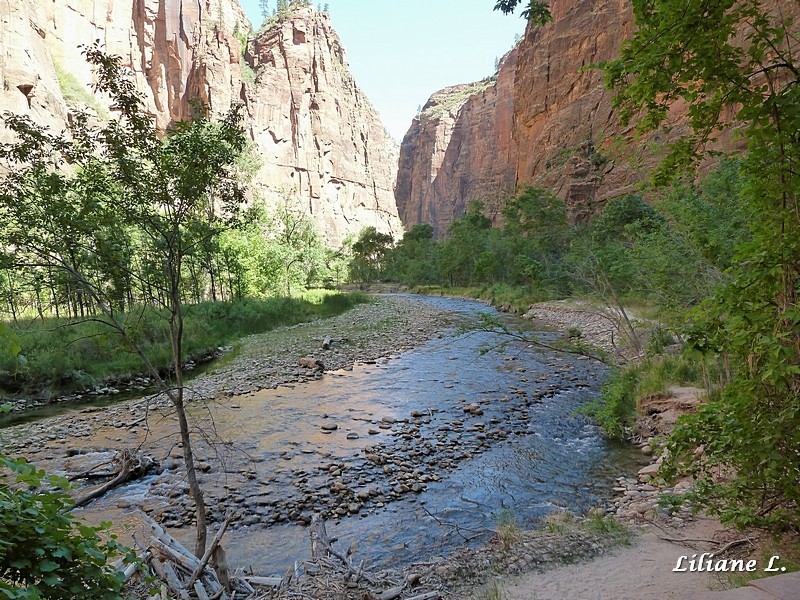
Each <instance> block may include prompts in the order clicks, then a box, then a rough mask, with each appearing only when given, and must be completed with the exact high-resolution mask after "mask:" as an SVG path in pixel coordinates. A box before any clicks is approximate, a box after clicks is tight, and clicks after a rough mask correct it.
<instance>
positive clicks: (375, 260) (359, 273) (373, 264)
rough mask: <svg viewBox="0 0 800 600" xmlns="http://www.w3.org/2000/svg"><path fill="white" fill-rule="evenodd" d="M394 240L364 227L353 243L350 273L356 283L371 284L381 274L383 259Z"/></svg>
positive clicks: (386, 234) (383, 265)
mask: <svg viewBox="0 0 800 600" xmlns="http://www.w3.org/2000/svg"><path fill="white" fill-rule="evenodd" d="M393 242H394V239H393V238H392V236H391V235H389V234H388V233H381V232H380V231H378V230H377V229H375V228H374V227H365V228H364V229H362V230H361V233H360V234H359V235H358V239H357V240H356V241H355V242H354V243H353V259H352V260H351V261H350V272H351V275H352V277H354V278H355V279H356V281H361V282H363V283H372V282H373V281H375V280H376V279H378V278H379V277H380V276H381V274H382V273H383V270H384V268H385V267H386V265H385V259H386V256H387V254H388V253H389V250H390V249H391V247H392V244H393Z"/></svg>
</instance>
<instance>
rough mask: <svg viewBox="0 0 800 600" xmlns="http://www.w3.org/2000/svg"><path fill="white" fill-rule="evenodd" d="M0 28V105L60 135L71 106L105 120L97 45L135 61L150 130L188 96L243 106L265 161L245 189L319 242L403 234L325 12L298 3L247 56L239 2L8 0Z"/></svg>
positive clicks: (367, 120)
mask: <svg viewBox="0 0 800 600" xmlns="http://www.w3.org/2000/svg"><path fill="white" fill-rule="evenodd" d="M0 26H1V27H0V75H2V78H3V88H2V90H0V111H6V110H9V111H12V112H15V113H19V114H27V115H29V116H31V117H32V118H33V119H34V120H35V121H37V122H39V123H41V124H45V125H48V126H50V127H54V128H57V129H63V128H64V126H65V123H66V119H67V113H68V109H69V108H70V107H86V106H89V107H90V108H93V109H94V110H95V111H96V112H97V113H98V114H99V115H100V116H101V117H103V116H107V113H106V109H105V108H104V106H106V105H107V102H105V101H104V99H103V98H100V97H94V96H92V94H91V93H89V92H88V91H87V90H88V86H89V85H90V84H91V82H92V73H91V70H90V68H89V67H88V65H87V64H86V63H85V61H84V60H83V58H82V56H81V49H80V46H81V45H82V44H90V43H92V42H93V41H95V40H99V41H100V42H101V43H102V44H103V45H104V46H105V48H106V49H107V51H108V52H110V53H112V54H116V55H119V56H121V57H122V58H123V61H124V63H125V64H126V65H127V66H129V67H130V68H131V70H132V72H133V73H134V76H135V79H136V82H137V85H138V88H139V89H140V90H141V91H142V92H143V93H144V95H145V98H146V102H147V104H148V108H149V109H150V110H151V112H152V113H153V114H154V115H155V117H156V120H157V123H158V125H159V126H160V127H166V126H167V125H169V123H170V122H173V121H176V120H181V119H185V118H186V117H187V116H188V115H189V111H190V104H189V102H190V100H192V99H193V98H199V99H200V100H202V101H204V102H206V103H207V104H208V105H209V106H210V107H211V110H212V111H213V112H214V113H217V114H219V113H223V112H225V111H226V110H227V109H228V108H229V107H230V105H231V102H233V101H243V102H244V103H245V105H246V109H247V110H246V113H247V116H246V118H247V127H248V129H249V131H250V132H251V134H252V136H253V139H254V141H255V143H256V152H257V153H258V154H260V155H261V158H262V166H261V169H260V171H259V172H258V175H257V178H256V181H255V185H254V187H255V188H256V189H260V190H261V191H262V192H263V195H264V196H265V197H266V198H267V200H268V202H269V201H278V200H280V201H283V197H284V196H286V195H288V196H291V197H292V198H293V199H294V200H295V201H296V202H297V203H298V204H299V205H301V206H303V207H304V208H305V210H306V211H307V213H308V214H310V215H311V216H312V217H313V218H314V219H315V220H316V221H317V222H318V226H319V229H320V232H321V233H322V234H323V237H324V238H325V239H326V241H327V242H328V243H330V244H332V245H338V244H340V243H341V241H342V240H343V238H344V237H345V236H347V235H349V234H355V233H357V232H358V231H359V230H360V229H361V228H362V227H365V226H368V225H372V226H375V227H377V228H378V229H379V230H381V231H386V232H390V233H393V234H397V233H398V232H399V231H400V229H401V226H400V222H399V219H398V218H397V212H396V207H395V203H394V198H393V193H392V190H393V185H394V176H395V165H396V146H395V144H394V142H393V141H392V140H391V138H390V137H389V136H388V135H387V134H385V133H384V130H383V126H382V125H381V122H380V119H379V117H378V115H377V113H376V112H375V110H374V109H373V108H372V107H371V105H370V104H369V102H368V101H367V100H366V98H365V97H364V96H363V94H362V93H361V92H360V91H359V89H358V87H357V85H356V84H355V82H354V81H353V78H352V76H351V75H350V74H349V72H348V70H347V62H346V60H345V55H344V51H343V49H342V46H341V43H340V41H339V40H338V37H337V36H336V33H335V32H334V31H333V30H332V29H331V27H330V23H329V20H328V18H327V16H326V15H324V14H319V13H317V12H315V11H314V10H313V9H311V8H297V9H295V10H293V11H292V12H291V13H290V15H288V16H287V17H286V18H285V19H282V20H279V21H277V22H275V23H274V24H273V27H271V28H270V29H269V30H267V31H266V32H263V33H262V34H261V35H258V36H256V37H255V39H250V40H249V41H248V42H247V43H246V45H247V52H246V53H243V44H244V41H245V40H246V39H247V37H246V34H247V32H248V31H249V30H250V24H249V22H248V21H247V18H246V17H245V15H244V13H243V11H242V9H241V7H240V6H239V4H238V2H237V0H52V1H48V2H31V1H30V0H6V2H2V3H0ZM244 56H246V57H247V59H248V60H250V62H251V64H249V65H245V64H244V63H243V59H244ZM254 69H255V72H256V73H255V75H256V77H255V79H254V80H253V70H254ZM3 135H7V134H6V133H5V132H2V133H0V136H3Z"/></svg>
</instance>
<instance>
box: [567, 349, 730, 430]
mask: <svg viewBox="0 0 800 600" xmlns="http://www.w3.org/2000/svg"><path fill="white" fill-rule="evenodd" d="M717 375H718V367H717V365H716V364H715V363H714V362H713V361H707V360H698V358H697V357H696V356H691V355H688V354H686V355H655V356H648V357H646V358H645V359H644V360H642V361H640V362H638V363H633V364H630V365H626V366H624V367H622V368H618V369H615V370H613V371H612V372H611V374H610V375H609V377H608V379H606V381H605V383H604V384H603V386H602V388H601V390H600V397H599V398H597V399H596V400H594V401H593V402H591V403H589V404H588V405H586V406H585V407H584V408H583V409H582V412H583V413H584V414H587V415H589V416H591V417H592V418H594V419H595V420H596V421H597V423H598V425H600V427H602V428H603V431H605V433H606V435H608V436H609V437H611V438H613V439H618V440H625V439H626V437H627V432H628V429H629V428H630V427H631V426H632V425H633V424H634V422H635V420H636V409H637V399H638V398H640V397H642V396H644V395H646V394H652V393H655V392H661V393H665V392H667V390H668V388H669V387H670V386H673V385H693V386H699V387H708V386H709V385H710V382H712V381H714V380H715V378H716V377H717Z"/></svg>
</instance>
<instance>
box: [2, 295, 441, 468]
mask: <svg viewBox="0 0 800 600" xmlns="http://www.w3.org/2000/svg"><path fill="white" fill-rule="evenodd" d="M451 320H452V317H451V316H450V315H448V314H446V313H445V312H443V311H440V310H437V309H435V308H433V307H430V306H425V305H421V304H420V303H419V302H415V301H414V300H413V299H408V298H403V297H398V296H378V297H376V298H375V302H373V303H369V304H361V305H358V306H356V307H355V308H353V309H352V310H350V311H348V312H347V313H344V314H342V315H339V316H337V317H333V318H330V319H320V320H318V321H313V322H311V323H303V324H300V325H294V326H291V327H284V328H280V329H276V330H274V331H270V332H267V333H262V334H256V335H251V336H247V337H245V338H242V339H241V340H239V342H238V343H237V347H236V349H235V350H233V351H232V352H230V353H229V354H228V356H225V357H224V358H222V359H221V360H220V362H219V363H218V365H216V366H215V367H213V368H212V369H210V370H209V371H207V372H205V373H203V374H201V375H199V376H197V377H196V378H194V379H193V380H192V381H191V382H190V383H189V384H188V385H187V390H186V392H187V399H188V400H190V401H192V400H213V399H216V398H221V397H229V396H234V395H241V394H247V393H252V392H255V391H258V390H260V389H264V388H275V387H277V386H279V385H285V384H298V383H304V382H308V381H313V380H315V379H318V378H320V377H322V376H323V373H324V371H326V370H328V371H331V370H337V369H351V368H352V367H353V365H354V364H356V363H358V362H362V363H364V362H369V361H375V360H377V359H379V358H381V357H384V356H386V355H388V354H392V353H396V352H402V351H403V350H405V349H408V348H411V347H414V346H416V345H418V344H420V343H423V342H424V341H425V340H427V339H430V338H431V337H433V336H434V335H436V334H437V332H439V331H441V330H442V329H443V328H444V327H446V326H447V324H448V323H449V322H450V321H451ZM326 337H331V338H333V343H332V344H331V346H330V347H329V348H328V349H323V348H322V342H323V340H324V339H325V338H326ZM309 357H311V358H313V360H314V361H320V362H321V363H322V365H323V367H324V368H318V366H316V365H315V368H307V367H302V366H300V364H299V363H298V361H299V360H300V359H303V358H309ZM145 383H146V382H142V384H143V385H144V384H145ZM166 407H168V401H167V400H166V398H164V397H162V396H160V395H159V394H155V395H150V396H146V397H143V398H138V399H135V400H123V401H121V402H120V403H118V404H116V405H114V406H111V407H107V408H102V409H101V408H93V407H92V408H87V409H83V410H82V411H81V413H79V414H74V413H71V414H65V415H63V416H59V417H52V418H48V419H46V420H44V421H37V422H33V423H27V424H22V425H18V426H14V427H9V428H6V429H5V430H4V434H3V435H4V438H5V440H4V445H5V447H6V448H7V450H9V451H19V450H24V451H25V452H31V451H33V452H36V451H37V450H38V449H39V448H40V447H41V446H42V445H43V444H45V443H47V442H51V441H54V440H64V439H66V438H67V437H69V436H73V437H83V438H85V437H88V436H90V435H91V434H92V432H93V430H94V429H95V428H97V427H103V426H111V427H120V426H124V425H125V423H131V422H133V421H135V420H136V419H135V418H132V415H133V416H135V415H144V414H146V412H147V410H152V409H158V408H166ZM87 413H92V414H93V416H92V417H91V418H86V417H85V416H82V415H85V414H87Z"/></svg>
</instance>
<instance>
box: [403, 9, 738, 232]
mask: <svg viewBox="0 0 800 600" xmlns="http://www.w3.org/2000/svg"><path fill="white" fill-rule="evenodd" d="M550 9H551V12H552V15H553V22H552V23H549V24H547V25H545V26H542V27H531V26H529V27H528V28H527V30H526V32H525V36H524V37H523V39H521V40H520V42H519V43H518V44H517V46H516V47H515V48H514V49H513V50H512V51H510V52H509V53H508V54H507V55H506V56H505V57H504V58H503V60H501V61H500V63H499V68H498V71H497V73H496V74H495V75H494V76H493V77H490V78H488V79H487V80H484V82H483V83H482V84H481V85H480V86H478V87H477V88H476V87H475V86H476V84H472V86H470V85H465V86H456V87H451V88H446V89H444V90H441V91H439V92H436V93H435V94H433V95H432V96H431V98H430V100H429V101H428V102H427V103H426V104H425V106H424V108H423V110H422V111H421V112H420V114H419V115H417V117H416V118H415V119H414V121H413V123H412V124H411V127H410V129H409V131H408V133H407V134H406V136H405V138H404V140H403V142H402V144H401V149H400V170H399V173H398V179H397V187H396V200H397V205H398V210H399V213H400V217H401V219H402V220H403V223H404V224H405V226H406V227H411V226H413V225H415V224H417V223H432V224H433V225H434V229H435V231H436V233H437V235H439V236H442V235H444V234H445V232H446V228H447V225H448V223H449V222H450V221H451V220H452V218H453V216H456V215H459V214H461V213H463V212H464V210H465V209H466V205H467V203H468V201H470V200H480V201H481V202H483V204H484V212H485V213H486V214H487V216H490V217H492V219H493V221H494V223H495V224H498V223H499V222H500V218H501V217H500V210H501V208H502V205H503V202H504V200H505V199H506V198H508V197H510V196H512V195H513V194H514V193H515V191H516V190H517V189H519V188H520V187H522V186H526V185H532V186H535V187H541V188H544V189H548V190H551V191H553V192H554V193H555V194H556V195H558V196H559V197H560V198H562V199H564V200H565V201H566V203H567V207H568V211H569V214H570V217H571V219H572V220H573V221H583V220H586V219H587V218H588V217H589V216H591V215H592V214H594V213H596V212H598V211H599V210H601V209H602V207H603V206H604V205H605V203H606V202H608V201H609V200H610V199H613V198H617V197H620V196H624V195H625V194H628V193H631V192H635V191H637V190H639V189H640V188H641V186H642V184H644V183H646V180H647V178H648V175H649V174H650V173H652V170H653V168H654V166H655V165H656V164H657V162H658V160H659V155H660V153H663V150H664V148H665V147H666V144H668V143H669V142H670V141H672V140H674V139H676V138H677V137H678V136H679V135H681V134H682V133H685V132H686V131H687V129H686V125H685V122H686V110H685V107H683V106H681V105H676V106H675V107H674V108H673V109H672V110H671V112H670V115H669V117H668V123H667V125H668V126H669V127H670V128H671V129H670V131H668V132H667V131H659V132H656V133H653V134H649V135H642V134H639V133H637V132H636V131H635V129H634V127H633V126H624V125H623V124H622V123H621V122H620V120H619V118H618V115H617V114H616V111H615V110H614V107H613V92H611V91H609V90H607V89H606V88H605V86H604V84H603V77H602V73H601V71H600V70H599V69H598V68H595V67H594V66H593V65H596V64H598V63H602V62H603V61H607V60H610V59H613V58H615V57H616V56H617V54H618V52H619V49H620V45H621V43H622V41H623V40H624V39H625V38H626V37H628V36H629V35H630V34H631V32H632V30H633V25H634V23H633V9H632V5H631V3H630V2H629V1H628V0H583V1H581V2H567V1H566V0H553V1H552V2H550ZM470 89H471V93H465V92H467V91H468V90H470ZM730 140H731V138H730V137H729V136H728V137H725V138H724V141H723V147H730ZM739 143H740V144H741V142H739ZM712 164H713V163H711V162H709V163H707V164H705V165H704V168H705V169H708V167H709V166H711V165H712Z"/></svg>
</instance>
